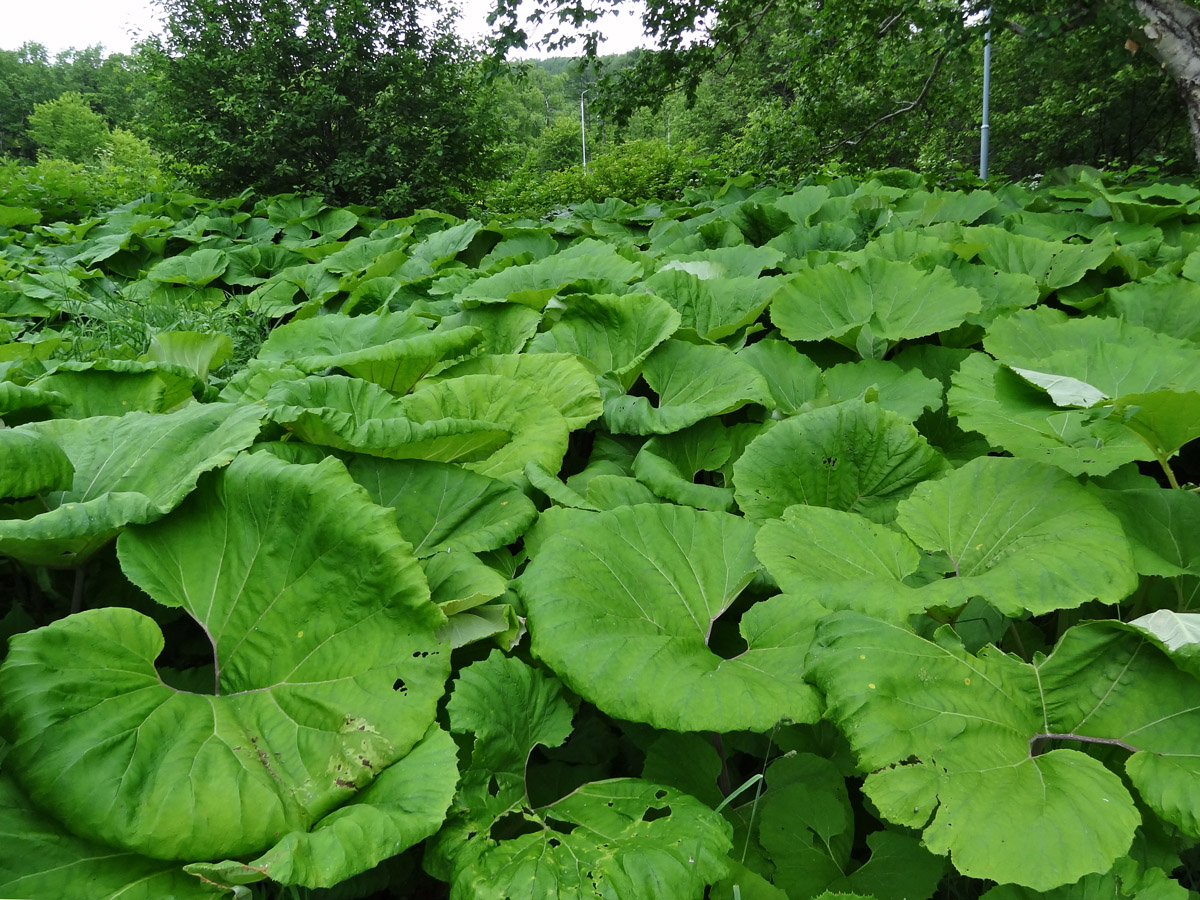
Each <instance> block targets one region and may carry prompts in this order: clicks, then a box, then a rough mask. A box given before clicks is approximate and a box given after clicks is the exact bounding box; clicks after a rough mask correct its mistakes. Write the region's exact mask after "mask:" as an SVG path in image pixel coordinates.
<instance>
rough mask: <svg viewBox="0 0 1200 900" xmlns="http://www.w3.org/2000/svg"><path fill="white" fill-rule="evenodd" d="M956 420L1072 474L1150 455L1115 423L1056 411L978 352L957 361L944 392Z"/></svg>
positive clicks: (1082, 412) (1099, 472) (1075, 412)
mask: <svg viewBox="0 0 1200 900" xmlns="http://www.w3.org/2000/svg"><path fill="white" fill-rule="evenodd" d="M947 403H948V406H949V409H950V413H951V414H952V415H954V416H955V417H957V420H958V424H959V425H960V426H962V427H963V428H964V429H966V430H969V431H977V432H979V433H980V434H982V435H983V436H984V437H985V438H987V440H988V442H989V443H990V444H992V445H993V446H995V447H999V448H1002V449H1004V450H1007V451H1008V452H1009V453H1012V454H1013V455H1014V456H1018V457H1023V458H1028V459H1034V460H1040V461H1042V462H1047V463H1052V464H1053V465H1056V466H1058V467H1059V468H1062V469H1064V470H1066V471H1067V472H1070V473H1071V474H1073V475H1078V474H1081V473H1084V472H1086V473H1088V474H1091V475H1105V474H1107V473H1109V472H1111V471H1112V470H1113V469H1116V468H1117V467H1119V466H1122V465H1124V464H1125V463H1127V462H1132V461H1134V460H1139V459H1153V458H1154V454H1153V452H1152V451H1151V450H1150V448H1149V447H1148V446H1147V445H1146V444H1145V443H1144V442H1143V441H1142V440H1141V439H1140V438H1138V436H1137V435H1136V434H1135V433H1134V432H1132V431H1130V430H1129V429H1127V428H1125V427H1124V426H1123V425H1121V423H1120V421H1119V420H1117V419H1115V418H1112V417H1109V418H1097V416H1096V415H1095V414H1093V413H1089V412H1088V411H1087V410H1078V409H1062V408H1060V407H1058V406H1056V405H1055V404H1054V403H1053V402H1052V400H1051V399H1050V398H1049V397H1048V396H1047V395H1046V394H1044V393H1043V392H1042V391H1041V390H1039V389H1038V388H1037V387H1034V386H1033V385H1031V384H1029V383H1028V382H1027V381H1026V380H1025V379H1023V378H1021V377H1020V376H1019V375H1017V374H1015V373H1014V372H1013V371H1012V370H1010V369H1007V368H1005V367H1004V366H1001V365H1000V364H999V363H997V362H995V361H994V360H992V359H990V358H989V357H988V356H987V355H985V354H983V353H974V354H972V355H971V356H969V357H967V358H966V359H965V360H963V362H962V364H961V365H960V367H959V370H958V371H957V372H956V373H955V374H954V376H953V386H952V387H951V388H950V390H949V392H948V393H947Z"/></svg>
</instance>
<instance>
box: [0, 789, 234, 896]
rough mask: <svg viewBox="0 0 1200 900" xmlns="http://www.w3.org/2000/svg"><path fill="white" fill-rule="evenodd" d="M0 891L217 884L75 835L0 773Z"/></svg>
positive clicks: (67, 892)
mask: <svg viewBox="0 0 1200 900" xmlns="http://www.w3.org/2000/svg"><path fill="white" fill-rule="evenodd" d="M0 846H3V847H4V852H3V853H2V854H0V894H3V895H4V896H5V897H8V898H11V900H46V898H48V897H77V896H81V890H86V892H87V893H86V895H85V896H86V897H87V898H88V900H163V898H164V897H171V898H174V900H216V898H219V897H222V896H225V894H224V892H223V891H221V890H220V889H219V888H217V887H216V886H215V885H211V884H205V883H204V882H202V881H200V880H199V879H197V878H193V877H192V876H190V875H187V874H185V873H184V871H183V870H182V869H181V868H180V867H179V864H178V863H172V862H164V861H162V860H158V859H148V858H146V857H144V856H138V855H137V854H135V853H120V852H117V851H115V850H113V849H112V848H111V847H105V846H103V845H101V844H94V843H91V842H89V841H85V840H82V839H81V838H77V837H75V836H74V835H72V834H71V833H70V832H68V831H67V830H66V829H65V828H64V827H63V826H62V825H60V824H58V823H57V822H55V821H54V820H53V819H51V818H50V817H49V816H47V815H45V814H44V813H42V812H39V811H38V810H36V809H34V808H33V806H32V805H31V804H30V803H29V800H28V798H27V797H25V796H24V794H22V793H21V790H20V788H18V787H17V786H16V784H15V783H13V781H12V779H11V778H9V777H7V776H4V777H0Z"/></svg>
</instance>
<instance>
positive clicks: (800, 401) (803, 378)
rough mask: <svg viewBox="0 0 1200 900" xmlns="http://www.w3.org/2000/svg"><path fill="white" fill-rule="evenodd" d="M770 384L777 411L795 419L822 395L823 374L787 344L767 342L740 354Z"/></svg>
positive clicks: (815, 365) (811, 362)
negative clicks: (795, 416) (796, 415)
mask: <svg viewBox="0 0 1200 900" xmlns="http://www.w3.org/2000/svg"><path fill="white" fill-rule="evenodd" d="M738 357H739V358H741V359H744V360H745V361H746V362H748V363H750V365H752V366H754V368H756V369H758V371H759V374H761V375H762V376H763V378H765V379H766V381H767V386H768V387H769V388H770V390H771V397H772V398H773V399H774V401H775V408H776V409H778V410H779V411H780V412H782V413H786V414H787V415H795V414H796V413H798V412H800V411H801V410H803V409H806V408H807V406H808V405H809V404H811V403H812V402H813V401H815V400H816V399H817V397H818V396H819V395H820V393H821V370H820V369H819V368H818V367H817V364H816V363H814V362H813V361H812V360H811V359H809V358H808V357H807V356H803V355H802V354H801V353H800V351H799V350H797V349H796V348H795V347H794V346H792V345H791V344H789V343H788V342H787V341H776V340H765V341H758V342H757V343H754V344H751V345H750V346H749V347H746V348H745V349H743V350H739V351H738Z"/></svg>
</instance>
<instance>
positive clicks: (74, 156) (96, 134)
mask: <svg viewBox="0 0 1200 900" xmlns="http://www.w3.org/2000/svg"><path fill="white" fill-rule="evenodd" d="M29 137H30V138H32V139H33V142H34V143H35V144H37V146H38V153H39V154H45V155H46V156H50V157H53V158H55V159H65V160H69V161H70V162H77V163H82V162H91V161H92V160H94V159H96V157H97V156H99V154H100V152H101V151H102V150H104V149H105V148H106V147H108V146H109V144H110V143H111V140H112V135H111V134H110V132H109V130H108V124H107V123H106V122H105V121H104V119H102V118H101V117H100V116H98V115H96V113H94V112H92V108H91V107H90V106H88V104H87V103H85V102H84V99H83V97H81V96H80V95H79V94H77V93H75V92H73V91H72V92H68V93H66V94H62V95H60V96H58V97H56V98H55V99H53V100H47V101H46V102H45V103H39V104H38V105H37V106H35V107H34V108H33V113H32V114H31V115H30V116H29Z"/></svg>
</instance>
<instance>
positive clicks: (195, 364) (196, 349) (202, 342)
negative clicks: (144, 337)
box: [144, 331, 233, 382]
mask: <svg viewBox="0 0 1200 900" xmlns="http://www.w3.org/2000/svg"><path fill="white" fill-rule="evenodd" d="M231 356H233V341H232V340H231V339H230V338H229V335H227V334H220V333H217V334H206V333H203V332H198V331H161V332H159V333H158V334H156V335H155V336H154V337H153V338H152V339H151V340H150V347H149V349H147V351H146V356H145V357H144V358H145V359H148V360H149V361H151V362H163V363H169V364H171V365H175V366H183V367H184V368H185V369H188V370H189V371H190V372H192V374H193V375H195V377H196V380H197V381H200V382H204V381H205V380H206V379H207V378H208V373H209V371H210V370H211V369H213V368H214V367H216V366H219V365H220V364H221V363H223V362H225V360H227V359H229V357H231Z"/></svg>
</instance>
